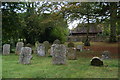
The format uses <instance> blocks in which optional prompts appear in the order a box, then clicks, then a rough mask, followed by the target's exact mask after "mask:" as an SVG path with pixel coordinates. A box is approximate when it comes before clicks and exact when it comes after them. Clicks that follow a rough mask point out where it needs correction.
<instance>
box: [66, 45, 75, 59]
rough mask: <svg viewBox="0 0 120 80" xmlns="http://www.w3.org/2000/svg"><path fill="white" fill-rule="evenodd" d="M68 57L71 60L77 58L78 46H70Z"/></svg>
mask: <svg viewBox="0 0 120 80" xmlns="http://www.w3.org/2000/svg"><path fill="white" fill-rule="evenodd" d="M67 58H68V59H69V60H76V59H77V54H76V48H74V47H71V48H68V50H67Z"/></svg>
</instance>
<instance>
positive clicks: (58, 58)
mask: <svg viewBox="0 0 120 80" xmlns="http://www.w3.org/2000/svg"><path fill="white" fill-rule="evenodd" d="M53 51H54V52H53V53H54V54H53V56H52V62H53V64H59V65H60V64H66V47H65V45H63V44H56V45H55V46H54V50H53Z"/></svg>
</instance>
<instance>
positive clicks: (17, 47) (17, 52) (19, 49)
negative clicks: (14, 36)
mask: <svg viewBox="0 0 120 80" xmlns="http://www.w3.org/2000/svg"><path fill="white" fill-rule="evenodd" d="M23 46H24V43H23V42H18V43H17V44H16V51H15V53H16V54H20V51H21V48H22V47H23Z"/></svg>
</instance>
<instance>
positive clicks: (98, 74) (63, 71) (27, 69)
mask: <svg viewBox="0 0 120 80" xmlns="http://www.w3.org/2000/svg"><path fill="white" fill-rule="evenodd" d="M32 55H33V59H32V60H31V64H29V65H23V64H19V63H18V55H15V54H10V55H7V56H3V57H2V77H3V78H117V77H118V60H117V59H110V60H104V64H105V66H103V67H95V66H90V59H91V58H89V57H88V58H85V57H78V59H77V60H67V64H66V65H53V64H52V58H51V57H40V56H37V55H36V54H32Z"/></svg>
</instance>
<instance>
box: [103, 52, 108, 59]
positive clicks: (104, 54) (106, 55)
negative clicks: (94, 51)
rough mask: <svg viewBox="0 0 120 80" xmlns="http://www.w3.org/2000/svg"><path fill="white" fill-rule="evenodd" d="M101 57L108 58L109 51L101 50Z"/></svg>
mask: <svg viewBox="0 0 120 80" xmlns="http://www.w3.org/2000/svg"><path fill="white" fill-rule="evenodd" d="M102 59H110V52H109V51H103V53H102Z"/></svg>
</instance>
